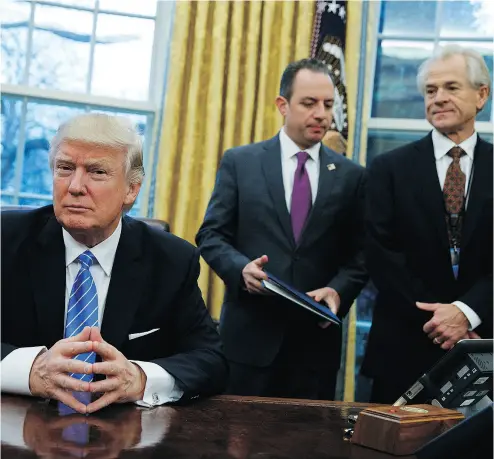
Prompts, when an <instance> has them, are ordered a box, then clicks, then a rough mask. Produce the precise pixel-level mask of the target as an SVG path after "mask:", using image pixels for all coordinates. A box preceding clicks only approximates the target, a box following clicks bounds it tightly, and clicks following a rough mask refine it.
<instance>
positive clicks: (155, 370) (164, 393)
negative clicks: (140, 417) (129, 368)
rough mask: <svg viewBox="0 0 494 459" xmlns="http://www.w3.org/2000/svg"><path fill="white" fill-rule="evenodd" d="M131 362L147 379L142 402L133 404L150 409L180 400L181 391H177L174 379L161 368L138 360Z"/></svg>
mask: <svg viewBox="0 0 494 459" xmlns="http://www.w3.org/2000/svg"><path fill="white" fill-rule="evenodd" d="M131 362H133V363H135V364H136V365H139V367H140V368H141V370H142V371H144V373H145V375H146V378H147V379H146V387H145V389H144V396H143V398H142V400H138V401H136V402H135V403H136V404H137V405H139V406H144V407H146V408H151V407H153V406H158V405H163V403H170V402H176V401H177V400H180V399H181V398H182V395H183V394H184V392H183V390H181V389H179V387H178V386H177V384H176V382H175V378H174V377H173V376H172V375H171V374H170V373H168V371H166V370H165V369H164V368H163V367H160V366H159V365H157V364H156V363H152V362H141V361H140V360H131Z"/></svg>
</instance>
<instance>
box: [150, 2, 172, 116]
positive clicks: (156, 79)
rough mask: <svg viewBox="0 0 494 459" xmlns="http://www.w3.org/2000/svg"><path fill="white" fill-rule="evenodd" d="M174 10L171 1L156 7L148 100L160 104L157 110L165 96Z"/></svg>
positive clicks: (158, 4) (158, 108)
mask: <svg viewBox="0 0 494 459" xmlns="http://www.w3.org/2000/svg"><path fill="white" fill-rule="evenodd" d="M174 8H175V2H170V1H159V2H158V3H157V5H156V21H155V25H154V39H153V51H152V57H151V72H150V75H149V90H148V99H149V100H150V101H155V102H157V103H158V107H157V110H160V107H161V102H162V101H163V96H164V94H163V89H164V87H165V85H164V79H165V76H166V73H167V66H168V55H169V53H170V42H171V39H172V37H171V33H172V25H173V15H174Z"/></svg>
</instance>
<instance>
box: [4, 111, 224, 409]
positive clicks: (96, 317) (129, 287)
mask: <svg viewBox="0 0 494 459" xmlns="http://www.w3.org/2000/svg"><path fill="white" fill-rule="evenodd" d="M50 165H51V168H52V171H53V206H47V207H43V208H40V209H36V210H30V211H3V212H2V363H1V370H2V392H11V393H19V394H25V395H34V396H38V397H42V398H47V399H56V400H58V401H60V402H63V403H64V404H65V405H67V406H68V407H70V408H72V409H74V410H76V411H78V412H81V413H92V412H94V411H97V410H99V409H101V408H103V407H104V406H106V405H109V404H111V403H124V402H136V403H137V404H139V405H142V406H148V407H150V406H155V405H160V404H162V403H166V402H172V401H177V400H179V399H180V400H188V399H192V398H197V397H199V396H201V395H210V394H215V393H218V392H221V391H222V390H223V388H224V384H225V382H226V377H227V364H226V361H225V359H224V357H223V353H222V349H221V344H220V340H219V336H218V334H217V332H216V329H215V326H214V324H213V322H212V320H211V318H210V317H209V315H208V312H207V310H206V308H205V306H204V302H203V299H202V296H201V292H200V289H199V287H198V284H197V278H198V275H199V252H198V250H197V249H196V248H194V247H193V246H192V245H191V244H189V243H187V242H186V241H183V240H181V239H179V238H178V237H175V236H173V235H171V234H169V233H167V232H165V231H160V230H158V229H154V228H151V226H149V225H147V224H146V223H143V222H140V221H137V220H135V219H132V218H130V217H128V216H124V213H125V212H126V211H127V210H129V209H130V208H131V207H132V205H133V204H134V202H135V200H136V198H137V195H138V193H139V190H140V187H141V184H142V180H143V177H144V168H143V158H142V141H141V138H140V136H139V135H138V133H137V132H136V130H135V128H134V127H133V126H132V125H131V124H130V123H129V122H128V120H127V119H125V118H121V117H117V116H108V115H103V114H85V115H80V116H77V117H75V118H72V119H70V120H69V121H67V122H66V123H65V124H63V125H62V126H61V127H60V128H59V130H58V132H57V134H56V136H55V138H54V139H53V141H52V144H51V150H50ZM77 393H83V394H84V393H85V394H101V396H100V397H99V398H97V399H96V400H93V401H92V402H91V403H89V402H90V400H89V399H88V398H87V397H86V398H85V397H82V396H77ZM84 401H86V402H87V403H84Z"/></svg>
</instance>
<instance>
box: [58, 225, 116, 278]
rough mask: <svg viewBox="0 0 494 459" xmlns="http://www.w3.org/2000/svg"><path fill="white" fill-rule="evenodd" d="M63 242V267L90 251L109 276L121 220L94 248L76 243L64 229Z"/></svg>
mask: <svg viewBox="0 0 494 459" xmlns="http://www.w3.org/2000/svg"><path fill="white" fill-rule="evenodd" d="M62 233H63V242H64V244H65V266H69V265H70V264H71V263H72V262H74V261H75V259H76V258H77V257H78V256H79V255H80V254H81V253H84V252H85V251H86V250H91V252H92V254H93V255H94V256H95V258H96V260H98V264H99V265H100V266H101V267H102V268H103V271H104V272H105V274H106V275H107V276H109V275H110V274H111V270H112V268H113V261H114V260H115V255H116V253H117V247H118V242H119V241H120V234H121V233H122V219H120V221H119V222H118V226H117V228H116V229H115V231H113V233H112V235H111V236H110V237H108V238H106V239H105V240H104V241H102V242H100V243H99V244H97V245H95V246H94V247H91V248H89V247H86V246H85V245H84V244H81V243H80V242H77V241H76V240H75V239H74V238H73V237H72V236H71V235H70V234H69V233H68V231H66V230H65V229H64V228H62Z"/></svg>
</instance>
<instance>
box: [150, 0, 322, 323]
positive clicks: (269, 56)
mask: <svg viewBox="0 0 494 459" xmlns="http://www.w3.org/2000/svg"><path fill="white" fill-rule="evenodd" d="M314 9H315V5H314V2H307V1H300V2H299V1H281V2H278V1H277V2H273V1H262V2H259V1H249V2H247V1H246V2H244V1H200V2H198V1H188V0H183V1H178V2H177V4H176V13H175V20H174V33H173V41H172V45H171V54H170V72H169V78H168V84H167V88H166V96H165V111H164V117H163V120H164V121H163V126H162V133H161V140H160V145H159V160H158V165H157V171H156V174H157V175H156V198H155V217H156V218H160V219H163V220H166V221H168V222H169V223H170V225H171V230H172V232H173V233H174V234H176V235H178V236H180V237H182V238H184V239H186V240H188V241H190V242H192V243H194V237H195V234H196V232H197V230H198V229H199V226H200V224H201V222H202V219H203V217H204V212H205V209H206V206H207V203H208V201H209V198H210V196H211V192H212V189H213V186H214V180H215V176H216V171H217V167H218V163H219V161H220V159H221V156H222V154H223V152H224V150H225V149H227V148H230V147H233V146H237V145H242V144H247V143H251V142H257V141H260V140H264V139H267V138H269V137H271V136H273V135H274V134H275V133H276V132H277V131H278V129H279V128H280V126H281V125H282V119H281V117H280V115H279V114H278V113H277V111H276V110H275V106H274V98H275V96H276V95H277V94H278V85H279V79H280V76H281V73H282V71H283V69H284V68H285V67H286V65H287V64H288V63H289V62H291V61H293V60H297V59H301V58H304V57H308V56H309V52H310V40H311V34H312V26H313V17H314ZM199 285H200V287H201V290H202V293H203V296H204V299H205V300H206V303H207V305H208V308H209V310H210V312H211V315H212V316H213V317H215V318H218V316H219V312H220V308H221V301H222V297H223V292H224V287H223V283H222V281H221V280H220V279H219V278H218V277H217V276H216V275H215V274H214V273H213V272H212V271H211V270H210V269H209V268H208V267H207V265H206V264H205V263H204V262H203V261H201V276H200V278H199Z"/></svg>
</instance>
